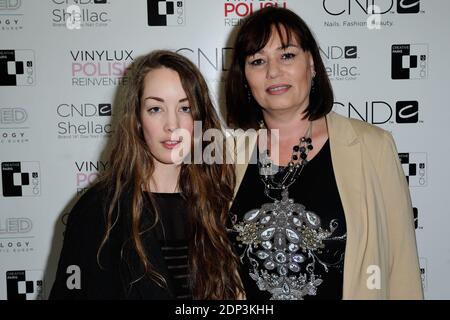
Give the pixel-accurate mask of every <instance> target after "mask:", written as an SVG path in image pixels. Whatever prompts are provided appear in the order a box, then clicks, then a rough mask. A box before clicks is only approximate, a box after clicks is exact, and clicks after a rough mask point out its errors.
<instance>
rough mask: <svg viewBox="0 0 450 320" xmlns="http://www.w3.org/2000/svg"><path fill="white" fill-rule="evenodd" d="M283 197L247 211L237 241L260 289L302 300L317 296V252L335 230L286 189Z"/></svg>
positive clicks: (279, 298)
mask: <svg viewBox="0 0 450 320" xmlns="http://www.w3.org/2000/svg"><path fill="white" fill-rule="evenodd" d="M281 196H282V197H281V200H275V201H274V202H273V203H266V204H263V205H262V206H261V208H259V209H253V210H250V211H248V212H247V213H246V214H245V215H244V218H243V221H242V222H240V223H238V224H236V225H235V226H234V229H235V230H236V231H237V232H238V233H239V235H238V237H237V240H238V241H240V242H242V244H244V245H245V246H247V248H246V251H245V253H246V255H247V257H248V259H249V260H250V263H251V264H252V266H253V270H251V271H250V276H251V278H252V279H253V280H255V281H256V283H257V285H258V288H259V289H260V290H264V291H269V292H270V293H271V294H272V298H271V299H276V300H302V299H303V297H304V296H305V295H315V294H316V291H317V287H318V286H319V285H320V284H321V283H322V280H321V279H320V277H317V276H316V275H315V274H314V266H315V260H316V258H315V251H317V250H320V249H321V248H323V247H324V244H323V240H324V239H327V238H328V237H330V235H331V234H332V233H333V231H334V230H332V231H326V230H323V229H322V228H321V221H320V217H319V216H318V215H317V214H315V213H314V212H312V211H308V210H306V208H305V206H304V205H302V204H298V203H295V202H294V200H293V199H289V194H288V190H287V189H285V190H283V191H282V193H281Z"/></svg>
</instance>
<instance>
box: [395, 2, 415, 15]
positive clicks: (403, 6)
mask: <svg viewBox="0 0 450 320" xmlns="http://www.w3.org/2000/svg"><path fill="white" fill-rule="evenodd" d="M397 12H398V13H419V12H420V0H397Z"/></svg>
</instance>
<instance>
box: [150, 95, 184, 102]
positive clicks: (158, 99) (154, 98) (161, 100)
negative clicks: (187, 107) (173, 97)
mask: <svg viewBox="0 0 450 320" xmlns="http://www.w3.org/2000/svg"><path fill="white" fill-rule="evenodd" d="M147 99H152V100H156V101H159V102H164V99H163V98H159V97H153V96H149V97H146V98H144V101H145V100H147ZM187 100H188V98H187V97H186V98H183V99H180V100H178V102H185V101H187Z"/></svg>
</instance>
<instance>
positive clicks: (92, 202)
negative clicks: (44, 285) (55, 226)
mask: <svg viewBox="0 0 450 320" xmlns="http://www.w3.org/2000/svg"><path fill="white" fill-rule="evenodd" d="M131 199H132V195H131V192H130V191H129V190H125V192H124V193H123V195H122V196H121V198H120V207H119V210H115V211H114V219H113V221H116V223H115V224H114V227H113V228H112V230H111V233H110V237H109V240H108V241H107V242H106V244H105V246H104V248H103V250H102V251H101V254H100V256H99V257H98V260H99V261H100V264H101V267H100V266H99V264H98V263H97V251H98V248H99V245H100V243H101V241H102V239H103V236H104V233H105V208H104V206H105V204H108V203H110V200H109V199H108V198H107V197H106V192H105V189H104V188H103V187H101V186H99V185H96V186H94V187H92V188H91V189H90V190H88V191H87V192H86V193H85V194H84V195H83V196H82V197H81V198H80V199H79V201H78V202H77V204H76V205H75V207H74V208H73V209H72V211H71V213H70V215H69V219H68V222H67V227H66V231H65V236H64V244H63V248H62V251H61V255H60V260H59V264H58V270H57V273H56V278H55V282H54V284H53V287H52V290H51V293H50V299H93V300H98V299H157V300H158V299H176V298H177V297H180V298H183V299H185V298H188V296H189V295H190V290H188V288H187V283H188V276H186V275H187V274H188V272H187V268H186V265H187V254H186V252H184V251H183V254H180V256H183V257H182V258H180V259H178V260H176V259H172V260H171V259H170V258H171V257H172V254H171V253H168V252H167V251H166V249H165V248H166V247H167V246H168V245H173V243H174V242H175V243H176V246H178V247H180V248H181V249H182V250H185V248H186V247H187V245H186V243H187V241H186V233H185V230H184V229H183V227H182V226H183V225H185V219H184V218H185V216H186V213H185V208H186V207H187V206H186V203H185V201H184V200H183V199H182V197H181V195H180V194H172V195H168V194H155V200H156V205H157V206H158V207H159V208H160V209H159V210H160V211H159V212H160V217H161V221H162V223H163V224H164V230H165V238H164V237H163V236H162V228H161V223H159V224H158V225H157V226H156V228H151V229H149V227H150V226H151V225H152V224H153V221H154V215H153V214H152V213H151V212H150V210H149V207H150V206H149V202H148V198H147V197H144V209H143V211H142V219H141V220H142V227H141V230H147V229H149V230H147V231H145V232H143V234H142V241H143V245H144V248H145V249H146V251H147V256H148V259H149V261H150V262H151V264H152V266H153V268H154V269H155V270H156V271H157V272H158V273H159V274H161V275H162V276H163V277H164V279H165V280H166V282H167V286H161V285H158V284H157V283H156V282H155V281H152V280H150V279H148V278H147V277H142V275H143V273H144V272H143V271H144V268H143V266H142V263H141V262H140V260H139V257H138V255H137V253H136V252H135V250H134V249H133V248H132V245H131V242H130V236H129V235H130V229H131V225H130V221H131V219H130V216H129V214H130V211H131V210H130V207H131V205H130V204H131ZM177 256H179V254H178V253H177ZM71 266H72V267H71ZM73 266H75V267H76V268H75V269H74V268H73ZM174 266H175V267H176V266H183V268H180V270H181V271H180V270H176V268H175V269H174V268H173V267H174ZM180 272H181V274H182V275H183V276H184V277H183V278H182V280H179V279H178V278H177V275H179V274H180ZM78 280H79V281H78Z"/></svg>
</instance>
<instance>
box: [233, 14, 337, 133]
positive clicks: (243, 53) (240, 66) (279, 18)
mask: <svg viewBox="0 0 450 320" xmlns="http://www.w3.org/2000/svg"><path fill="white" fill-rule="evenodd" d="M273 30H276V32H277V33H278V35H279V36H280V39H283V45H287V44H289V42H290V40H291V39H290V38H291V37H292V36H294V37H295V38H296V40H297V42H298V43H299V44H300V47H301V48H302V49H303V50H304V51H305V52H309V53H310V54H311V56H312V58H313V60H314V69H315V71H316V76H315V78H314V90H312V91H311V93H310V96H309V105H308V106H307V108H306V110H305V113H304V118H307V119H309V120H311V121H312V120H316V119H319V118H321V117H323V116H325V115H326V114H328V113H329V112H330V111H331V108H332V107H333V90H332V88H331V84H330V80H329V79H328V75H327V72H326V70H325V66H324V64H323V61H322V58H321V56H320V51H319V47H318V45H317V42H316V40H315V39H314V36H313V34H312V32H311V30H310V29H309V27H308V26H307V24H306V23H305V22H304V21H303V19H302V18H300V17H299V16H298V15H297V14H295V13H294V12H293V11H291V10H289V9H285V8H279V7H266V8H263V9H261V10H259V11H256V12H255V13H254V14H252V15H250V16H249V17H247V18H246V19H245V20H244V22H243V24H242V25H241V27H240V29H239V31H238V34H237V36H236V40H235V43H234V53H233V57H232V60H231V65H230V69H229V71H228V76H227V79H226V84H225V95H226V108H227V122H228V125H229V126H231V127H234V128H236V127H238V128H242V129H249V128H254V129H256V128H258V127H259V121H260V120H261V119H263V117H262V110H261V106H260V105H259V104H258V103H257V102H256V101H255V99H254V98H253V97H252V98H249V95H248V90H249V89H248V86H247V80H246V78H245V61H246V58H247V57H248V56H251V55H253V54H255V53H256V52H258V51H260V50H261V49H262V48H264V46H265V45H266V44H267V42H268V41H269V40H270V37H271V35H272V32H273ZM283 31H287V32H286V35H287V36H283Z"/></svg>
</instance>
